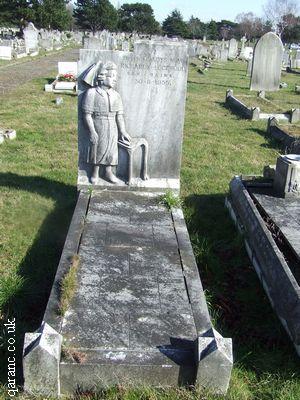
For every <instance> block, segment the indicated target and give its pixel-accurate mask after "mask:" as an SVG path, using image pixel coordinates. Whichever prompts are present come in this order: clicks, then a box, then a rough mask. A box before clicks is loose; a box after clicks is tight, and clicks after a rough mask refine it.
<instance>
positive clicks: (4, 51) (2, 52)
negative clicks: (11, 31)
mask: <svg viewBox="0 0 300 400" xmlns="http://www.w3.org/2000/svg"><path fill="white" fill-rule="evenodd" d="M12 50H13V48H12V47H11V46H1V45H0V60H11V59H12Z"/></svg>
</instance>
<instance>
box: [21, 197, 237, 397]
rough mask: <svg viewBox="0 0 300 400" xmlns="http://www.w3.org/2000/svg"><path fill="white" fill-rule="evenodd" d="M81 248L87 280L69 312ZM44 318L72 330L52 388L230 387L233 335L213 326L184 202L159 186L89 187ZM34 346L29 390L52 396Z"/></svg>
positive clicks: (80, 275)
mask: <svg viewBox="0 0 300 400" xmlns="http://www.w3.org/2000/svg"><path fill="white" fill-rule="evenodd" d="M106 211H107V212H108V214H107V215H106ZM154 211H156V212H157V213H158V215H159V218H153V222H151V218H152V215H153V212H154ZM126 213H127V214H128V215H127V216H126ZM119 216H121V218H120V217H119ZM136 216H138V217H136ZM122 218H123V220H122ZM74 253H75V254H77V255H78V257H79V268H78V270H77V277H76V280H77V287H76V290H75V293H74V295H73V297H72V299H71V301H70V305H69V308H68V309H67V311H66V313H65V314H64V315H63V316H59V314H58V307H59V301H60V300H59V299H60V292H59V287H60V282H61V279H62V278H63V276H64V275H65V274H66V272H67V270H68V265H69V261H68V260H69V259H70V256H71V255H72V254H74ZM44 320H45V323H47V326H48V325H49V326H50V327H54V328H55V329H56V331H57V334H58V335H60V337H62V338H63V340H62V355H61V357H60V358H59V366H58V370H59V371H58V377H57V384H56V382H53V374H52V375H51V393H52V395H53V390H54V389H53V388H55V387H56V388H57V394H58V393H60V394H61V395H73V394H74V393H75V392H76V390H82V391H90V390H92V391H96V390H97V389H100V388H102V387H103V386H105V387H106V386H107V385H114V384H125V385H126V383H130V384H134V385H139V384H143V385H153V386H161V385H163V386H174V385H175V386H177V385H196V384H197V382H198V383H199V385H203V386H208V387H209V388H211V389H213V390H214V391H215V392H218V393H224V392H226V390H227V388H228V385H229V379H230V372H231V368H232V349H231V346H232V344H231V339H223V338H222V337H221V336H220V335H218V334H217V333H216V332H215V331H214V330H213V327H212V323H211V320H210V316H209V313H208V309H207V304H206V301H205V296H204V291H203V288H202V285H201V280H200V277H199V273H198V269H197V265H196V262H195V258H194V255H193V251H192V247H191V243H190V240H189V236H188V232H187V228H186V225H185V222H184V218H183V213H182V211H181V209H172V211H169V210H168V209H167V208H166V207H164V206H163V205H161V204H160V197H159V195H158V194H157V193H155V194H154V193H147V192H128V191H107V190H106V191H105V190H104V191H100V190H94V191H93V192H92V193H91V194H87V193H85V192H81V193H80V196H79V199H78V204H77V206H76V210H75V213H74V216H73V219H72V223H71V227H70V231H69V233H68V236H67V239H66V245H65V248H64V250H63V254H62V258H61V262H60V265H59V267H58V271H57V276H56V278H55V282H54V285H53V290H52V293H51V296H50V299H49V302H48V305H47V309H46V312H45V316H44ZM37 334H38V332H37ZM37 334H35V333H34V334H31V335H37ZM28 337H29V336H28ZM216 337H217V339H216ZM32 338H33V339H35V337H33V336H32ZM216 340H217V341H216ZM222 341H225V342H224V343H226V345H224V346H223V347H222V346H221V345H218V343H223V342H222ZM27 347H28V346H27ZM205 349H206V350H205ZM223 350H224V351H225V350H226V351H225V353H223ZM26 354H27V359H26V360H25V361H24V362H27V364H26V370H25V372H26V374H25V381H26V385H27V386H26V388H27V390H28V391H30V390H31V389H32V390H33V391H36V392H38V393H46V394H47V393H48V392H49V388H48V384H47V379H48V378H47V376H48V375H47V373H46V376H45V379H40V378H39V379H34V377H33V376H32V370H33V368H36V369H39V365H38V363H39V362H40V361H39V359H37V358H36V357H34V354H33V355H32V356H31V355H30V354H31V353H30V349H29V348H28V349H27V353H26ZM45 357H46V358H45V360H48V358H47V357H48V355H47V354H46V356H45ZM31 360H33V361H34V363H35V364H34V366H33V365H32V363H31ZM36 360H37V361H36ZM40 360H41V363H43V362H44V361H43V360H44V359H43V358H41V359H40ZM225 361H226V362H225ZM47 362H48V361H47ZM55 365H56V364H55ZM41 371H43V369H42V368H41ZM217 375H218V377H217ZM197 377H198V380H197ZM43 385H44V386H45V387H44V386H43ZM54 394H55V393H54Z"/></svg>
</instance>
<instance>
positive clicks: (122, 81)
mask: <svg viewBox="0 0 300 400" xmlns="http://www.w3.org/2000/svg"><path fill="white" fill-rule="evenodd" d="M99 61H101V62H103V63H105V62H107V61H112V62H113V63H114V64H115V65H116V66H117V71H118V81H117V87H116V91H117V92H118V93H119V94H120V96H121V98H122V100H123V103H124V116H125V124H126V129H127V131H128V133H129V134H130V136H131V137H132V138H134V139H135V140H138V139H144V140H146V142H147V143H148V144H149V153H148V160H147V166H148V172H147V175H148V176H149V179H147V180H144V179H142V176H141V173H140V171H141V162H142V160H141V157H142V156H143V154H136V157H135V160H133V172H132V174H133V179H132V180H131V185H132V186H133V187H146V188H166V187H170V188H173V189H179V177H180V164H181V148H182V131H183V123H184V110H185V96H186V82H187V72H188V68H187V65H188V56H187V47H186V45H185V44H182V43H176V42H175V43H174V42H172V43H171V42H167V43H164V42H146V41H137V42H135V48H134V52H130V53H129V52H123V51H118V52H113V51H97V50H91V49H87V50H81V51H80V61H79V66H78V74H79V108H78V113H79V125H78V132H79V172H78V185H79V186H84V185H89V184H90V176H91V169H90V165H88V164H87V163H86V159H87V157H86V155H87V151H88V146H89V134H88V130H87V126H86V124H85V123H84V121H83V116H82V107H81V105H82V99H83V94H84V92H85V91H86V90H87V89H88V85H87V84H86V83H85V82H84V81H83V79H81V78H82V77H83V75H84V74H85V73H86V71H87V69H88V68H89V67H90V66H91V65H92V64H93V63H97V62H99ZM120 151H121V150H120ZM136 151H137V153H139V151H142V149H137V150H136ZM124 157H126V156H124ZM124 157H122V154H120V163H119V165H118V171H117V174H118V176H119V177H120V178H121V179H123V177H126V176H127V175H128V171H127V169H128V163H127V161H126V160H124ZM122 160H123V164H122ZM123 181H124V182H123V185H126V179H123ZM107 185H110V184H109V183H108V182H106V181H105V180H103V179H101V177H100V178H99V180H98V183H97V186H107Z"/></svg>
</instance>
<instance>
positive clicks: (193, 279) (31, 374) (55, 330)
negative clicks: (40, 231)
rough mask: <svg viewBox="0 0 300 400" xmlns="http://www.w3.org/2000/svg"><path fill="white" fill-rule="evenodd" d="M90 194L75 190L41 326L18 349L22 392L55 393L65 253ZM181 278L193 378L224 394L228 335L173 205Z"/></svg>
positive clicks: (76, 238) (77, 234) (77, 237)
mask: <svg viewBox="0 0 300 400" xmlns="http://www.w3.org/2000/svg"><path fill="white" fill-rule="evenodd" d="M89 201H90V194H89V193H88V192H86V191H80V192H79V197H78V200H77V204H76V208H75V211H74V214H73V218H72V221H71V224H70V228H69V231H68V234H67V238H66V241H65V245H64V248H63V252H62V255H61V259H60V262H59V265H58V269H57V273H56V276H55V279H54V283H53V286H52V290H51V293H50V297H49V301H48V304H47V307H46V311H45V314H44V318H43V323H42V325H41V327H40V328H39V329H38V330H37V331H36V332H33V333H26V334H25V340H24V349H23V372H24V381H25V384H24V389H25V391H26V392H29V393H33V394H41V395H47V396H54V397H57V396H60V394H61V388H60V386H61V384H60V359H61V346H62V342H63V338H62V336H61V334H60V332H61V325H62V320H63V316H62V315H60V314H59V306H60V284H61V281H62V279H63V277H64V276H65V274H66V273H67V272H68V270H69V267H70V259H71V258H72V257H73V256H74V255H76V254H78V249H79V246H80V241H81V236H82V232H83V229H84V224H85V218H86V213H87V210H88V208H89ZM172 219H173V223H174V230H175V233H176V238H177V243H178V249H179V250H178V251H179V254H180V259H181V264H182V269H183V274H184V279H185V284H186V287H187V292H188V297H189V300H190V304H191V308H192V311H193V316H194V320H195V324H196V329H197V336H198V339H197V341H196V342H195V347H194V357H195V365H196V367H197V370H196V383H197V385H199V386H203V387H206V388H209V389H210V390H212V391H213V392H214V393H218V394H225V393H226V391H227V389H228V387H229V382H230V376H231V370H232V366H233V354H232V340H231V339H230V338H223V337H222V336H221V335H220V334H219V333H218V332H217V331H216V330H215V329H214V328H213V326H212V322H211V319H210V316H209V311H208V308H207V303H206V299H205V295H204V291H203V287H202V284H201V280H200V276H199V272H198V267H197V264H196V260H195V257H194V253H193V249H192V245H191V242H190V239H189V235H188V231H187V227H186V224H185V220H184V216H183V212H182V210H181V209H180V208H173V209H172Z"/></svg>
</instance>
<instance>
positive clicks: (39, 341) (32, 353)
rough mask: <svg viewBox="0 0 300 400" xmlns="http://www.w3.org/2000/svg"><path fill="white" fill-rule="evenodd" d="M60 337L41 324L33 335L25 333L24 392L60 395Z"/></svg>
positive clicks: (46, 325) (47, 326) (45, 324)
mask: <svg viewBox="0 0 300 400" xmlns="http://www.w3.org/2000/svg"><path fill="white" fill-rule="evenodd" d="M61 344H62V336H61V335H60V334H59V333H58V332H56V331H55V330H54V329H52V328H51V327H50V325H48V324H47V323H45V322H44V323H43V324H42V326H41V328H40V329H39V330H38V331H37V332H35V333H26V335H25V340H24V354H23V373H24V380H25V384H24V389H25V390H26V392H29V393H33V394H39V395H46V396H51V395H54V396H56V395H57V394H60V384H59V362H60V353H61Z"/></svg>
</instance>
